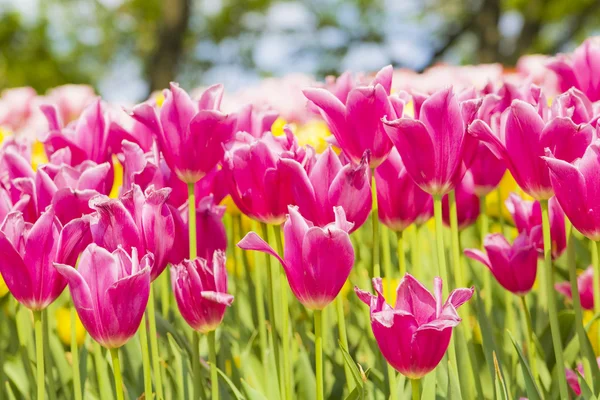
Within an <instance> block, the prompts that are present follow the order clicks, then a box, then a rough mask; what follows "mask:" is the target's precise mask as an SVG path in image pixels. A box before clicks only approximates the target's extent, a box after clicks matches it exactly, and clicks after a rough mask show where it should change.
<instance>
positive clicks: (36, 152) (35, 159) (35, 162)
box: [31, 140, 48, 171]
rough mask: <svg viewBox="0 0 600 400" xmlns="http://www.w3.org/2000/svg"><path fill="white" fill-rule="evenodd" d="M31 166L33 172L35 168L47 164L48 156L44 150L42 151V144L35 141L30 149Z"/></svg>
mask: <svg viewBox="0 0 600 400" xmlns="http://www.w3.org/2000/svg"><path fill="white" fill-rule="evenodd" d="M31 153H32V154H31V166H32V167H33V170H34V171H35V170H37V167H38V166H39V165H42V164H46V163H47V162H48V156H47V155H46V150H44V144H43V143H42V142H40V141H37V140H36V141H35V142H34V143H33V146H32V148H31Z"/></svg>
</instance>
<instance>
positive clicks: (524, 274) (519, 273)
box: [465, 233, 538, 296]
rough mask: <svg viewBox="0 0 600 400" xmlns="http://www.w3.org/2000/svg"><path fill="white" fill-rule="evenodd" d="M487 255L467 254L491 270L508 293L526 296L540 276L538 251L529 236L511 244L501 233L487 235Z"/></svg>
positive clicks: (525, 235) (480, 253) (485, 245)
mask: <svg viewBox="0 0 600 400" xmlns="http://www.w3.org/2000/svg"><path fill="white" fill-rule="evenodd" d="M483 247H484V248H485V251H486V252H485V253H483V252H482V251H480V250H476V249H467V250H465V255H466V256H467V257H469V258H471V259H473V260H476V261H479V262H480V263H482V264H483V265H485V266H486V267H488V268H489V269H490V271H491V273H492V274H493V275H494V277H495V278H496V280H497V281H498V283H500V284H501V285H502V287H504V288H505V289H506V290H508V291H510V292H512V293H514V294H516V295H519V296H524V295H526V294H527V293H528V292H529V291H530V290H531V288H532V287H533V284H534V282H535V277H536V275H537V259H538V252H537V250H536V248H535V246H534V245H533V243H532V242H531V240H530V239H529V236H527V234H525V233H521V234H520V235H519V236H518V237H517V238H516V239H515V241H514V243H513V244H512V246H511V244H510V243H508V241H507V240H506V238H505V237H504V236H502V234H500V233H494V234H491V235H487V236H486V237H485V239H484V241H483Z"/></svg>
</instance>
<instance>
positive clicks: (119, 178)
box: [109, 155, 123, 199]
mask: <svg viewBox="0 0 600 400" xmlns="http://www.w3.org/2000/svg"><path fill="white" fill-rule="evenodd" d="M113 166H114V170H115V180H114V183H113V187H112V190H111V191H110V195H109V196H110V197H111V198H113V199H116V198H117V197H119V191H120V190H121V186H123V166H122V165H121V163H120V162H119V159H118V158H117V156H115V155H113Z"/></svg>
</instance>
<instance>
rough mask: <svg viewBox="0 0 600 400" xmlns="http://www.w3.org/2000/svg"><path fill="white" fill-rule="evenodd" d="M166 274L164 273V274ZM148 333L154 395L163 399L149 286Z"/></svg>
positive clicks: (151, 292)
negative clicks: (154, 388)
mask: <svg viewBox="0 0 600 400" xmlns="http://www.w3.org/2000/svg"><path fill="white" fill-rule="evenodd" d="M164 275H166V274H164ZM146 315H147V317H148V334H149V335H150V351H151V352H152V369H153V370H154V386H155V387H156V397H157V398H158V399H159V400H162V399H164V398H165V397H164V394H163V387H162V371H161V367H160V355H159V353H158V335H157V334H156V314H155V302H154V290H152V288H150V298H149V299H148V309H147V310H146Z"/></svg>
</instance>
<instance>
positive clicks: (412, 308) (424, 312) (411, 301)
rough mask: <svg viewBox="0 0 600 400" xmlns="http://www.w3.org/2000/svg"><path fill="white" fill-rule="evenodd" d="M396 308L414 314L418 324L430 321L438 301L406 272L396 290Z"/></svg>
mask: <svg viewBox="0 0 600 400" xmlns="http://www.w3.org/2000/svg"><path fill="white" fill-rule="evenodd" d="M396 293H397V295H396V306H395V309H396V310H401V311H406V312H408V313H410V314H412V315H414V317H415V319H416V320H417V322H418V324H419V325H421V324H424V323H426V322H428V321H429V320H430V319H431V318H432V316H435V313H436V301H435V298H434V297H433V296H432V294H431V292H430V291H429V290H427V288H425V286H423V284H422V283H421V282H419V281H418V280H416V279H415V278H414V277H413V276H412V275H410V274H406V275H404V277H403V278H402V280H401V281H400V284H399V285H398V289H397V291H396Z"/></svg>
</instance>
